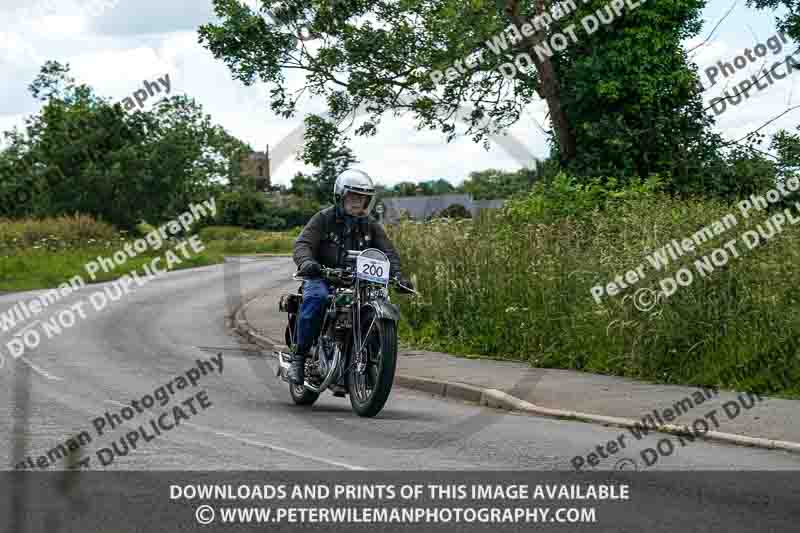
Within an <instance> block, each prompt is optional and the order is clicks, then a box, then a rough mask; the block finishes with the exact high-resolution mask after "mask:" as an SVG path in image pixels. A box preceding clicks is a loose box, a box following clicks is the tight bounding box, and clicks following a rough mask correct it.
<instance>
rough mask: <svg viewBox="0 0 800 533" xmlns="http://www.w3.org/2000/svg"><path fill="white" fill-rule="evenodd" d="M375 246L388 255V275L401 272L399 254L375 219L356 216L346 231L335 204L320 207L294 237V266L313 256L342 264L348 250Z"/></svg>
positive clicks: (322, 261)
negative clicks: (355, 219) (389, 270)
mask: <svg viewBox="0 0 800 533" xmlns="http://www.w3.org/2000/svg"><path fill="white" fill-rule="evenodd" d="M366 248H377V249H378V250H381V251H382V252H383V253H385V254H386V256H387V257H388V258H389V263H390V264H391V272H390V275H391V276H396V275H401V269H400V256H399V255H397V251H396V250H395V248H394V245H393V244H392V241H391V240H389V237H387V236H386V232H385V231H384V230H383V226H381V225H380V224H379V223H378V222H376V221H374V220H372V219H359V220H358V222H357V223H356V224H354V225H353V226H352V227H351V228H350V231H349V232H348V231H347V227H346V225H345V221H344V217H343V216H341V215H340V214H339V213H338V210H337V209H336V208H335V207H328V208H327V209H323V210H322V211H320V212H319V213H317V214H316V215H314V216H313V217H311V220H309V221H308V224H306V227H305V228H303V231H302V232H301V233H300V235H299V236H298V237H297V240H295V241H294V253H293V254H292V258H293V259H294V262H295V264H296V265H297V268H300V266H301V265H302V264H303V263H304V262H306V261H308V260H309V259H312V260H314V261H316V262H318V263H320V264H321V265H323V266H326V267H329V268H342V267H344V266H345V259H346V258H347V250H364V249H366Z"/></svg>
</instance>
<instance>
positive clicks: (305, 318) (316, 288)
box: [297, 278, 330, 354]
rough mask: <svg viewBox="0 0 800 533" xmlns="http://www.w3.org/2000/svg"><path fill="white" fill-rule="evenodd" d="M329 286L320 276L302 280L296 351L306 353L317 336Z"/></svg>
mask: <svg viewBox="0 0 800 533" xmlns="http://www.w3.org/2000/svg"><path fill="white" fill-rule="evenodd" d="M329 294H330V287H328V283H327V282H326V281H325V280H323V279H320V278H316V279H307V280H305V281H304V282H303V303H301V304H300V311H299V313H298V316H297V353H302V354H305V353H308V351H309V350H310V349H311V346H312V345H313V344H314V341H315V340H316V339H317V337H319V333H320V331H319V330H320V327H322V318H323V316H324V314H325V306H326V305H325V304H326V303H327V302H328V295H329Z"/></svg>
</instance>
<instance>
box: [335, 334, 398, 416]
mask: <svg viewBox="0 0 800 533" xmlns="http://www.w3.org/2000/svg"><path fill="white" fill-rule="evenodd" d="M370 322H371V320H366V321H365V325H364V330H365V331H364V332H363V334H366V333H367V331H366V330H367V326H368V325H369V324H370ZM364 345H365V347H364V349H365V350H366V351H367V369H366V372H364V374H361V375H359V374H358V373H357V372H356V368H355V365H353V366H352V368H351V369H350V372H349V374H348V376H347V388H348V391H349V392H350V405H351V407H352V408H353V411H355V413H356V414H357V415H358V416H363V417H373V416H375V415H377V414H378V413H379V412H380V411H381V409H383V406H384V405H385V404H386V400H388V399H389V393H390V392H391V390H392V384H393V383H394V373H395V369H396V367H397V325H396V324H395V322H394V321H392V320H387V319H382V318H377V319H376V320H375V325H374V326H373V328H372V330H371V331H370V336H369V338H368V339H365V340H364ZM351 360H355V354H353V359H351Z"/></svg>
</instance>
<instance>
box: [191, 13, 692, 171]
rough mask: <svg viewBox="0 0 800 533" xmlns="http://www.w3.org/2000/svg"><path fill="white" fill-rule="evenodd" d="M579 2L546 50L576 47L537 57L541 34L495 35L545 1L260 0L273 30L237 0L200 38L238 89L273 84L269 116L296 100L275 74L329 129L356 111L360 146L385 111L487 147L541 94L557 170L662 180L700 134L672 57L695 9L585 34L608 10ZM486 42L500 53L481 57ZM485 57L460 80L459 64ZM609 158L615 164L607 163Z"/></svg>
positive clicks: (678, 63)
mask: <svg viewBox="0 0 800 533" xmlns="http://www.w3.org/2000/svg"><path fill="white" fill-rule="evenodd" d="M575 4H576V9H575V10H574V11H573V12H571V13H568V14H566V15H565V16H563V17H562V18H560V19H558V20H553V21H551V25H550V28H549V29H548V31H549V33H548V34H547V35H546V37H548V42H550V41H549V39H552V36H553V35H554V34H556V33H558V32H564V31H566V30H567V29H568V28H570V25H574V27H573V28H572V29H573V30H574V29H575V28H577V30H575V31H577V32H579V33H578V34H577V37H578V38H577V42H576V43H572V44H570V45H569V46H568V47H566V48H565V49H563V50H561V51H554V52H553V54H552V56H548V54H547V53H542V54H541V57H540V54H537V53H535V52H534V51H533V50H534V45H535V44H537V43H539V41H540V40H541V39H542V38H543V37H545V35H544V34H543V32H542V31H537V32H535V33H534V34H533V35H531V36H530V37H529V38H527V39H522V40H519V41H512V42H509V39H508V38H507V34H506V33H503V32H504V30H505V29H506V28H508V27H509V25H510V23H511V22H515V23H516V24H517V25H518V26H521V27H524V24H525V23H526V22H527V21H528V20H530V19H532V18H533V17H535V16H536V15H543V14H544V13H545V11H548V13H549V12H550V11H551V10H552V9H551V8H552V7H553V3H551V2H550V1H549V0H536V1H526V2H522V1H519V0H497V1H495V2H492V1H489V0H473V1H469V2H465V1H464V0H415V1H403V2H397V1H395V0H373V1H370V2H364V1H360V0H336V1H333V0H325V1H312V0H289V1H283V2H277V1H273V0H263V1H262V5H263V6H264V7H265V8H273V11H274V12H275V14H276V20H275V21H274V23H273V22H267V21H266V20H264V19H263V18H261V17H260V16H258V14H256V13H253V12H252V11H251V10H250V9H248V8H247V7H246V6H243V5H241V4H239V3H238V2H235V1H233V0H214V5H215V9H216V13H217V15H218V16H219V18H220V20H221V22H220V23H219V24H206V25H203V26H201V28H200V31H199V34H200V42H201V43H202V44H203V45H204V46H205V47H207V48H208V49H209V50H210V51H211V52H212V53H213V54H214V56H215V57H217V58H219V59H221V60H223V61H225V63H226V64H227V65H228V66H229V68H230V69H231V72H232V74H233V76H234V77H235V78H236V79H239V80H241V81H242V82H244V83H245V84H252V83H254V82H255V81H256V79H260V80H263V81H264V82H266V83H268V84H269V85H271V86H272V94H273V97H274V98H273V101H272V108H273V110H274V111H275V112H277V113H279V114H281V115H283V116H287V117H288V116H291V115H292V114H293V113H294V112H295V106H296V103H297V100H296V98H295V97H294V96H293V95H292V94H290V93H289V91H288V89H287V87H286V77H285V74H284V71H285V70H299V71H301V72H304V73H305V74H306V78H305V84H304V87H303V89H304V90H303V91H298V92H297V93H296V94H298V95H299V94H301V93H303V92H304V91H305V90H308V91H309V92H310V93H311V94H315V95H319V96H322V97H324V98H326V100H327V104H328V107H329V110H330V112H331V114H332V117H333V120H334V121H335V122H336V124H337V127H338V125H339V124H340V123H342V122H343V121H344V120H346V119H347V117H348V116H350V115H354V114H355V111H356V110H357V109H359V108H360V106H362V105H364V106H366V109H367V111H368V115H369V116H368V118H367V120H366V122H365V123H363V124H361V125H360V126H359V127H358V128H357V129H356V134H358V135H374V134H375V132H376V131H377V127H378V124H379V121H380V117H381V115H382V114H383V113H384V112H386V111H391V112H401V111H411V112H412V113H413V115H414V116H415V118H416V119H417V121H418V123H419V126H420V127H427V128H431V129H438V130H441V131H442V132H444V133H445V134H447V138H448V140H452V139H453V138H454V137H455V135H456V134H457V131H456V126H455V125H456V121H457V118H456V112H457V111H458V110H459V109H460V108H461V107H462V106H464V105H469V106H471V107H472V108H473V110H472V111H471V113H470V115H469V120H468V129H467V131H466V134H467V135H472V136H473V139H474V140H475V141H481V140H483V141H484V142H485V143H486V142H487V141H486V134H487V133H489V132H496V131H499V130H503V129H505V128H506V127H508V126H509V125H511V124H513V123H514V122H516V121H517V120H518V119H519V116H520V112H521V110H522V109H523V107H524V106H525V105H527V104H528V103H530V102H531V101H532V100H533V99H534V98H535V97H536V96H537V95H538V96H540V97H542V98H543V99H544V100H545V101H546V102H547V105H548V108H549V116H550V119H551V123H552V127H553V129H552V131H551V132H550V134H551V142H552V144H553V153H554V155H555V156H556V159H557V160H558V161H560V162H561V164H563V165H567V164H569V165H570V167H571V168H572V169H573V170H575V171H576V172H580V173H584V174H587V175H597V174H598V173H600V174H603V173H605V174H607V173H619V174H626V175H644V176H646V175H648V174H651V173H654V172H661V171H665V170H669V164H670V163H669V161H667V160H666V156H665V155H664V154H671V153H674V152H675V151H676V150H677V149H678V148H679V147H683V149H684V150H685V151H687V150H688V151H691V150H693V149H694V146H695V145H697V144H698V143H699V142H700V140H701V133H702V132H703V131H704V129H705V128H706V127H707V122H706V121H705V119H704V117H705V115H704V113H703V111H702V101H701V99H700V98H699V97H698V96H697V95H696V94H695V93H696V85H697V76H696V71H695V70H694V67H693V66H692V65H689V63H688V60H687V58H686V55H685V53H684V51H683V47H682V41H683V40H684V39H686V38H687V37H691V36H693V35H695V34H696V33H697V32H698V31H699V29H700V24H701V22H700V10H701V8H702V7H703V5H704V0H674V1H671V2H655V3H646V4H643V5H641V6H639V7H636V9H635V10H631V9H626V11H625V12H624V13H622V14H621V15H620V16H617V17H616V18H615V19H614V21H613V22H612V23H611V24H609V25H608V26H606V27H601V29H600V30H598V31H595V32H594V33H592V34H591V35H587V34H585V32H583V30H582V26H581V24H580V21H581V20H582V18H584V17H586V16H589V15H593V14H594V12H595V11H596V10H598V9H605V8H606V7H607V6H606V4H607V0H589V1H586V2H575ZM577 4H580V5H577ZM301 27H305V28H308V30H309V32H310V34H311V35H312V36H314V37H315V39H316V40H315V42H314V46H310V45H309V44H308V43H307V42H306V41H298V40H297V39H296V38H295V35H296V34H297V33H298V32H299V31H300V28H301ZM487 41H489V42H492V43H493V44H492V47H493V48H494V49H495V50H497V53H492V52H488V50H486V49H487V45H486V42H487ZM481 50H483V52H484V53H483V54H482V56H481V57H482V60H481V61H480V62H479V63H478V64H477V66H475V68H471V69H470V70H467V69H466V68H465V67H464V61H463V59H464V58H466V57H474V56H473V54H476V53H477V52H479V51H481ZM520 53H528V54H529V57H530V58H531V61H532V62H533V64H534V67H532V68H525V69H523V71H521V72H518V73H517V74H516V75H515V77H513V79H509V78H510V77H509V78H507V77H505V76H504V75H503V74H502V73H501V72H500V71H498V70H497V68H498V67H499V66H501V65H503V64H506V63H509V62H514V61H515V59H517V58H518V54H520ZM456 63H457V64H458V65H459V66H460V67H461V69H462V70H464V73H462V74H459V73H458V72H457V71H456V67H453V65H454V64H456ZM448 69H450V70H448ZM437 71H446V72H448V75H447V76H446V77H442V78H441V79H439V80H438V81H439V83H435V82H434V79H433V77H432V76H431V72H437ZM452 73H455V75H451V74H452ZM693 91H695V92H693ZM606 154H610V155H611V156H612V157H611V158H610V160H609V161H608V162H607V163H606V162H605V161H603V159H602V158H603V157H604V156H605V155H606ZM598 167H599V168H598Z"/></svg>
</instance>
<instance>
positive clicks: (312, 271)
mask: <svg viewBox="0 0 800 533" xmlns="http://www.w3.org/2000/svg"><path fill="white" fill-rule="evenodd" d="M297 273H298V274H299V275H301V276H304V277H308V278H313V277H314V276H319V275H320V274H322V267H321V266H320V264H319V263H317V262H316V261H312V260H310V259H309V260H308V261H305V262H303V264H302V265H300V269H299V270H298V271H297Z"/></svg>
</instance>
